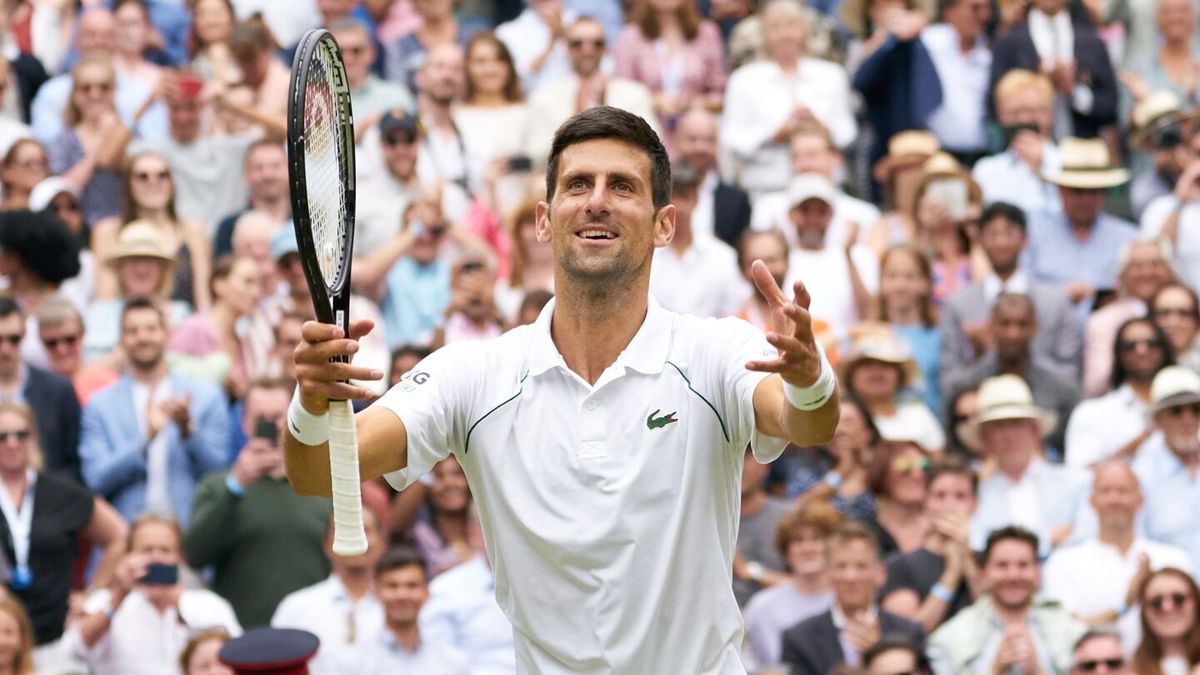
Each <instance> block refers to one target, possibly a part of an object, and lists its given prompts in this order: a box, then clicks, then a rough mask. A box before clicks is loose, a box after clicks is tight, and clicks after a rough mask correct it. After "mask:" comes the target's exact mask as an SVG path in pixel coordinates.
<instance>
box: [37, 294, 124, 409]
mask: <svg viewBox="0 0 1200 675" xmlns="http://www.w3.org/2000/svg"><path fill="white" fill-rule="evenodd" d="M37 330H38V338H39V339H40V340H41V341H42V346H43V347H45V349H46V361H47V365H48V366H49V367H50V370H52V371H54V372H55V373H58V374H59V375H62V376H63V377H65V378H67V379H68V380H71V383H72V384H74V385H75V394H76V396H78V397H79V401H80V403H81V404H86V403H87V400H88V398H89V397H91V395H92V394H93V393H95V392H96V391H97V390H99V389H102V388H104V387H106V386H108V385H109V384H112V383H113V382H116V381H117V372H116V371H115V370H112V369H110V368H105V367H104V366H102V365H99V364H88V365H84V362H83V334H84V324H83V317H82V316H81V315H80V314H79V310H78V309H76V308H75V305H74V304H72V303H71V301H70V300H67V299H66V298H62V297H53V298H47V299H46V300H45V301H44V302H42V304H41V306H40V307H38V311H37Z"/></svg>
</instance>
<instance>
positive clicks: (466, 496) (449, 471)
mask: <svg viewBox="0 0 1200 675" xmlns="http://www.w3.org/2000/svg"><path fill="white" fill-rule="evenodd" d="M429 475H430V477H431V478H432V481H431V482H430V483H429V484H426V483H424V482H422V483H420V487H417V486H416V485H413V486H410V487H409V488H408V489H406V490H405V491H404V492H403V493H401V494H403V495H405V496H406V497H407V503H406V504H405V505H404V507H402V506H401V502H397V503H395V504H393V507H392V515H391V518H390V523H391V528H392V531H393V533H399V535H400V537H401V538H402V539H408V538H411V544H412V548H413V549H414V550H415V551H417V552H418V553H420V554H421V557H422V558H423V559H424V560H425V561H426V562H428V563H429V570H428V572H429V577H430V578H432V577H435V576H437V575H438V574H439V573H441V572H442V571H444V570H447V569H450V568H451V567H454V566H455V565H458V564H460V563H463V562H466V561H467V560H470V559H471V558H473V557H475V555H476V554H477V553H479V552H480V551H481V550H482V549H476V548H475V540H476V537H475V534H474V530H475V529H476V528H478V527H479V524H478V522H477V521H476V520H475V515H474V510H473V507H472V505H471V501H472V500H471V490H470V488H469V487H468V486H467V477H466V475H465V474H464V473H463V470H462V467H461V466H459V464H458V460H456V459H454V458H453V457H448V458H446V459H444V460H442V461H441V462H438V463H437V464H435V465H434V467H433V470H432V471H430V472H429Z"/></svg>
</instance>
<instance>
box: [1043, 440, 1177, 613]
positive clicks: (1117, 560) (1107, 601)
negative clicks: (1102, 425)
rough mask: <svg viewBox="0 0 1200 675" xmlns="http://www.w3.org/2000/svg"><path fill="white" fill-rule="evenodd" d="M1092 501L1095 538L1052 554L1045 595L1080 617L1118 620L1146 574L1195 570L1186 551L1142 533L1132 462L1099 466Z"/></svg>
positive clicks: (1135, 476)
mask: <svg viewBox="0 0 1200 675" xmlns="http://www.w3.org/2000/svg"><path fill="white" fill-rule="evenodd" d="M1151 489H1153V488H1151ZM1091 503H1092V507H1093V508H1094V509H1096V515H1097V517H1098V519H1099V523H1100V526H1099V531H1098V532H1097V534H1096V536H1095V537H1093V538H1091V539H1087V540H1085V541H1081V542H1079V543H1077V544H1075V545H1074V546H1068V547H1065V548H1060V549H1058V550H1056V551H1055V552H1054V553H1052V554H1050V558H1049V560H1047V561H1046V566H1045V570H1044V577H1043V584H1042V591H1043V592H1044V593H1045V594H1046V597H1048V598H1051V599H1054V600H1058V601H1059V602H1061V603H1062V605H1063V607H1064V608H1066V609H1067V611H1069V612H1071V613H1072V614H1074V615H1075V616H1076V617H1078V618H1079V619H1081V620H1083V621H1086V622H1087V623H1088V624H1095V623H1096V622H1108V623H1113V622H1116V621H1117V620H1119V619H1120V618H1121V617H1122V616H1123V615H1124V614H1125V610H1126V609H1128V608H1129V606H1130V604H1131V603H1132V602H1133V600H1135V599H1136V597H1137V590H1138V589H1137V586H1138V584H1140V583H1141V581H1142V579H1143V577H1144V576H1145V574H1146V573H1147V572H1149V571H1150V570H1160V569H1163V568H1164V567H1174V568H1177V569H1181V570H1186V571H1188V572H1189V573H1190V572H1192V571H1193V570H1194V569H1195V567H1194V565H1193V562H1192V559H1191V558H1190V557H1189V556H1188V554H1187V553H1185V552H1184V551H1182V550H1181V549H1178V548H1175V547H1174V546H1168V545H1166V544H1160V543H1158V542H1156V541H1151V540H1149V539H1146V538H1145V537H1142V536H1139V535H1138V533H1137V529H1136V523H1137V517H1138V511H1140V510H1141V508H1142V503H1143V499H1142V489H1141V487H1140V486H1139V485H1138V479H1137V475H1136V474H1134V473H1133V470H1132V469H1130V468H1129V465H1128V464H1126V463H1124V462H1121V461H1116V460H1110V461H1106V462H1103V463H1101V464H1099V465H1098V466H1097V467H1096V477H1095V480H1094V481H1093V483H1092V498H1091Z"/></svg>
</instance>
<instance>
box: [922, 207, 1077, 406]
mask: <svg viewBox="0 0 1200 675" xmlns="http://www.w3.org/2000/svg"><path fill="white" fill-rule="evenodd" d="M1026 241H1027V235H1026V225H1025V213H1024V212H1023V211H1021V209H1019V208H1017V207H1015V206H1013V205H1011V204H1006V203H999V202H998V203H995V204H990V205H989V206H988V207H987V208H986V209H984V211H983V215H981V216H980V217H979V247H980V248H981V249H982V250H983V254H984V256H986V257H987V261H988V265H989V267H991V271H990V272H989V273H988V274H987V275H986V276H984V277H983V278H982V279H980V280H978V281H976V282H974V283H972V284H971V285H969V286H966V287H965V288H961V289H959V290H957V291H955V292H954V293H952V294H951V295H950V297H948V298H947V299H946V301H945V302H944V303H942V307H941V315H940V323H939V332H940V334H941V341H942V342H941V347H942V357H941V370H940V371H939V374H940V376H941V377H942V378H943V380H942V382H943V383H944V382H945V380H944V378H945V377H947V376H949V375H950V374H951V373H953V372H956V371H958V370H959V369H960V368H961V367H963V366H968V365H971V364H972V363H973V362H974V361H975V359H977V358H979V357H981V356H983V354H984V353H985V352H987V351H988V349H989V348H990V347H991V346H992V344H993V343H994V341H995V337H994V336H993V335H991V331H990V323H991V322H990V316H991V312H992V307H993V306H994V303H995V302H996V298H997V297H998V296H999V295H1000V294H1001V293H1005V292H1008V293H1022V294H1024V295H1027V296H1029V299H1030V301H1031V302H1032V303H1033V309H1034V314H1035V315H1036V319H1037V327H1038V330H1037V331H1036V332H1035V333H1034V336H1033V342H1032V343H1030V345H1029V349H1030V352H1031V354H1032V356H1033V358H1034V359H1036V360H1037V361H1039V362H1041V363H1043V364H1049V365H1052V366H1053V367H1054V369H1055V370H1058V371H1061V372H1066V373H1070V374H1072V375H1074V374H1077V373H1078V372H1079V355H1080V350H1081V345H1080V340H1079V326H1078V323H1077V322H1076V321H1075V317H1074V316H1073V315H1072V314H1071V305H1070V302H1069V301H1068V300H1067V297H1066V293H1064V292H1063V290H1062V289H1060V288H1058V287H1057V286H1055V285H1054V284H1049V283H1044V282H1041V281H1038V280H1037V279H1034V278H1032V276H1031V275H1030V274H1029V271H1028V269H1025V268H1023V267H1022V266H1021V264H1020V259H1021V251H1022V250H1024V248H1025V243H1026ZM943 386H944V385H943Z"/></svg>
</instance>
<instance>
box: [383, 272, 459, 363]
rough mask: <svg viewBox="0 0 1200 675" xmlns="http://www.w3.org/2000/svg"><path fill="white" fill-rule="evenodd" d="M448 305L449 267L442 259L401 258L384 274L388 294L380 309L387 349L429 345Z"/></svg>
mask: <svg viewBox="0 0 1200 675" xmlns="http://www.w3.org/2000/svg"><path fill="white" fill-rule="evenodd" d="M449 304H450V267H449V266H448V265H446V263H444V262H442V261H441V260H434V261H433V262H432V263H429V264H428V265H418V264H417V263H415V262H413V260H412V258H401V259H400V260H398V261H396V264H395V265H392V268H391V269H390V270H388V273H387V294H386V295H385V296H384V298H383V303H382V304H381V305H380V306H379V311H380V313H381V314H382V315H383V326H384V328H385V329H386V330H387V344H388V348H389V349H392V348H395V347H399V346H400V345H405V344H428V343H429V340H430V338H431V337H433V331H434V329H435V328H437V327H438V325H439V324H441V322H442V313H443V312H445V311H446V307H447V306H448V305H449Z"/></svg>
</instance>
